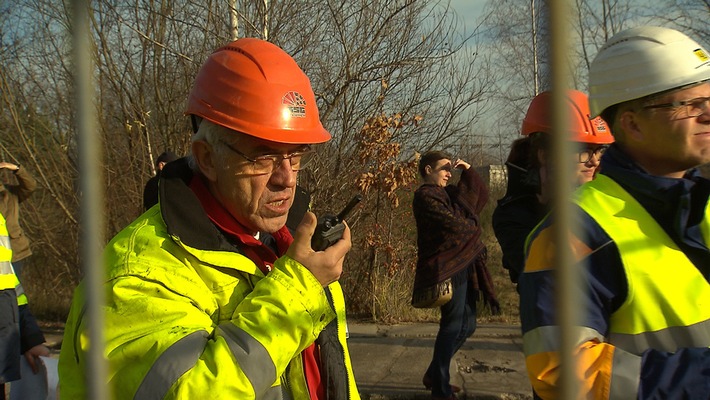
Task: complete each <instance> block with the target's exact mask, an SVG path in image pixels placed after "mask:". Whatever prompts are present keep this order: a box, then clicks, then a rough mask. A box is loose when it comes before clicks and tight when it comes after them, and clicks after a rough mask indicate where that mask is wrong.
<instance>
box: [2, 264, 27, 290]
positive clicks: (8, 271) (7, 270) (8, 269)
mask: <svg viewBox="0 0 710 400" xmlns="http://www.w3.org/2000/svg"><path fill="white" fill-rule="evenodd" d="M14 274H15V270H13V269H12V263H11V262H10V261H0V275H14ZM4 289H12V288H9V287H8V288H4ZM14 289H15V297H20V296H22V295H23V294H25V288H23V287H22V283H20V281H17V284H16V285H15V287H14Z"/></svg>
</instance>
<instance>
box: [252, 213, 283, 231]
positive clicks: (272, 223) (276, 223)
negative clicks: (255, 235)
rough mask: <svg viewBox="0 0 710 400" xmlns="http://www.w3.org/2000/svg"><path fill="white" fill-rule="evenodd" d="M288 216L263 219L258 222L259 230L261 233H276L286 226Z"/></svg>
mask: <svg viewBox="0 0 710 400" xmlns="http://www.w3.org/2000/svg"><path fill="white" fill-rule="evenodd" d="M287 217H288V216H287V215H284V216H279V217H273V218H262V219H261V220H259V221H258V224H257V226H258V228H259V231H260V232H268V233H274V232H276V231H278V230H279V229H281V228H283V227H284V225H286V219H287Z"/></svg>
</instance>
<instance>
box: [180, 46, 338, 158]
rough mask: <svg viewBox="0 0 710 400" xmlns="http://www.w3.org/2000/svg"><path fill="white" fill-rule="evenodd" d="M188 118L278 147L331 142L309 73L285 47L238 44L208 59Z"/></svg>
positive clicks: (194, 87)
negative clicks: (284, 144) (273, 143)
mask: <svg viewBox="0 0 710 400" xmlns="http://www.w3.org/2000/svg"><path fill="white" fill-rule="evenodd" d="M185 114H191V115H194V116H197V117H201V118H204V119H206V120H209V121H212V122H213V123H215V124H217V125H221V126H224V127H226V128H229V129H232V130H235V131H238V132H241V133H244V134H247V135H250V136H254V137H257V138H261V139H264V140H269V141H272V142H278V143H289V144H314V143H323V142H326V141H328V140H330V137H331V136H330V133H328V131H326V130H325V128H323V125H322V124H321V122H320V118H319V116H318V107H317V105H316V99H315V95H314V94H313V89H312V88H311V82H310V80H309V79H308V77H307V76H306V74H304V73H303V71H302V70H301V68H299V66H298V65H297V64H296V61H294V59H293V58H292V57H291V56H290V55H288V54H287V53H286V52H285V51H283V50H282V49H281V48H279V47H278V46H276V45H274V44H272V43H269V42H267V41H264V40H261V39H255V38H243V39H238V40H236V41H234V42H232V43H230V44H228V45H226V46H224V47H222V48H220V49H217V50H216V51H215V52H214V53H212V55H210V56H209V58H208V59H207V61H205V63H204V64H203V65H202V67H201V68H200V72H199V73H198V74H197V78H196V79H195V84H194V86H193V88H192V91H191V92H190V97H189V99H188V104H187V111H185Z"/></svg>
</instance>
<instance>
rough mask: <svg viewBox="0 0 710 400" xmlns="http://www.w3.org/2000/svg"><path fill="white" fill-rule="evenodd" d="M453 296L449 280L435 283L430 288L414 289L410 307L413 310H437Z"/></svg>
mask: <svg viewBox="0 0 710 400" xmlns="http://www.w3.org/2000/svg"><path fill="white" fill-rule="evenodd" d="M453 294H454V285H453V284H452V283H451V278H449V279H447V280H445V281H443V282H441V283H436V284H434V285H431V286H426V287H423V288H420V289H415V290H414V291H413V292H412V307H414V308H437V307H441V306H443V305H444V304H446V303H448V302H449V301H450V300H451V297H452V296H453Z"/></svg>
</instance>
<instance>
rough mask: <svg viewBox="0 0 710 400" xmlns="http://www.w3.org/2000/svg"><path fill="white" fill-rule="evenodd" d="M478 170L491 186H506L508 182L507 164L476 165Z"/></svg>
mask: <svg viewBox="0 0 710 400" xmlns="http://www.w3.org/2000/svg"><path fill="white" fill-rule="evenodd" d="M476 172H478V174H479V175H481V178H483V181H484V182H486V183H487V184H488V187H489V188H504V187H505V185H506V184H507V183H508V174H507V171H506V170H505V165H484V166H480V167H476Z"/></svg>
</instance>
